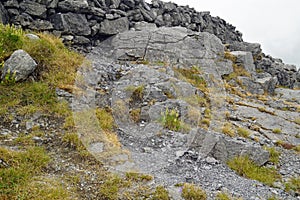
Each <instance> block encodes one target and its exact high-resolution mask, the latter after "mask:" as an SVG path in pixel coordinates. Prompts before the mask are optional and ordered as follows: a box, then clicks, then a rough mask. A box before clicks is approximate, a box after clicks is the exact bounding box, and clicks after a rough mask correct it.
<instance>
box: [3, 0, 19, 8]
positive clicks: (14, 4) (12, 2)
mask: <svg viewBox="0 0 300 200" xmlns="http://www.w3.org/2000/svg"><path fill="white" fill-rule="evenodd" d="M4 6H5V7H8V8H19V2H18V0H8V1H6V2H4Z"/></svg>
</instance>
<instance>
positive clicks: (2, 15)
mask: <svg viewBox="0 0 300 200" xmlns="http://www.w3.org/2000/svg"><path fill="white" fill-rule="evenodd" d="M7 22H8V16H7V11H6V9H5V8H4V6H3V5H2V3H1V2H0V23H2V24H6V23H7Z"/></svg>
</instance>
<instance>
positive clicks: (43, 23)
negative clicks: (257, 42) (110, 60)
mask: <svg viewBox="0 0 300 200" xmlns="http://www.w3.org/2000/svg"><path fill="white" fill-rule="evenodd" d="M0 21H2V22H3V23H12V24H15V25H18V26H21V27H22V28H24V29H30V30H38V31H49V32H52V33H54V34H56V35H58V36H61V37H62V38H64V39H65V40H66V41H70V42H72V43H73V44H79V45H90V44H95V43H96V42H97V40H100V41H101V39H104V38H107V37H108V36H111V35H115V34H117V33H119V32H123V31H126V30H128V29H129V28H131V27H134V25H135V23H136V22H140V21H146V22H149V23H155V24H156V25H157V26H158V27H160V26H169V27H171V26H183V27H187V28H188V29H191V30H193V31H201V32H209V33H212V34H214V35H216V36H217V37H218V38H220V39H221V41H222V42H223V43H232V42H233V41H239V42H240V41H242V34H241V33H240V32H238V31H236V29H235V27H234V26H232V25H231V24H228V23H226V22H225V21H224V20H223V19H221V18H219V17H212V16H211V15H210V13H209V12H197V11H196V10H194V9H193V8H189V7H188V6H178V5H176V4H174V3H164V2H162V1H159V0H153V1H152V3H151V4H148V3H146V2H145V1H144V0H4V1H1V3H0Z"/></svg>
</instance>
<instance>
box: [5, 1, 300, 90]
mask: <svg viewBox="0 0 300 200" xmlns="http://www.w3.org/2000/svg"><path fill="white" fill-rule="evenodd" d="M142 21H145V22H148V23H152V24H155V25H156V26H157V27H162V26H166V27H174V26H182V27H186V28H187V29H190V30H192V31H196V32H208V33H211V34H214V35H215V36H217V37H218V38H219V39H220V40H221V41H222V43H223V44H224V45H225V44H226V47H227V48H228V50H230V51H243V52H250V53H251V54H252V57H253V59H254V64H255V70H256V71H263V72H266V73H263V74H259V77H258V78H260V79H262V80H265V79H266V78H268V80H269V77H270V76H271V78H272V77H276V78H277V80H278V83H279V84H280V85H282V86H285V87H289V88H300V72H299V70H297V68H296V67H295V66H293V65H286V64H284V63H283V62H282V61H281V60H280V59H274V58H272V57H271V56H266V55H264V54H263V52H262V49H261V47H260V44H257V43H248V42H244V41H243V39H242V34H241V33H240V32H239V31H237V30H236V28H235V27H234V26H233V25H231V24H229V23H227V22H226V21H225V20H223V19H221V18H219V17H213V16H211V15H210V13H209V12H198V11H196V10H195V9H193V8H190V7H188V6H178V5H177V4H175V3H171V2H168V3H166V2H162V1H160V0H152V3H151V4H148V3H146V2H145V1H144V0H2V1H1V2H0V22H2V23H5V24H6V23H10V24H14V25H16V26H19V27H22V28H23V29H27V30H36V31H46V32H50V33H53V34H54V35H56V36H59V37H61V38H62V39H63V40H64V42H65V43H66V44H71V45H72V46H73V47H80V48H81V49H82V50H85V51H89V48H88V47H90V46H95V45H98V44H99V43H100V42H101V41H103V40H105V39H107V38H108V37H111V36H113V35H117V34H118V33H121V32H124V31H127V30H129V29H134V27H135V25H136V24H137V23H138V22H142ZM272 80H273V79H272ZM274 80H275V79H274ZM251 84H252V85H253V83H252V82H251Z"/></svg>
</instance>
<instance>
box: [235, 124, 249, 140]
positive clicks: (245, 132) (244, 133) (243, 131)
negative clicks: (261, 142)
mask: <svg viewBox="0 0 300 200" xmlns="http://www.w3.org/2000/svg"><path fill="white" fill-rule="evenodd" d="M237 134H238V135H239V136H241V137H244V138H248V137H249V136H250V133H249V131H248V130H247V129H245V128H242V127H239V128H237Z"/></svg>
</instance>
